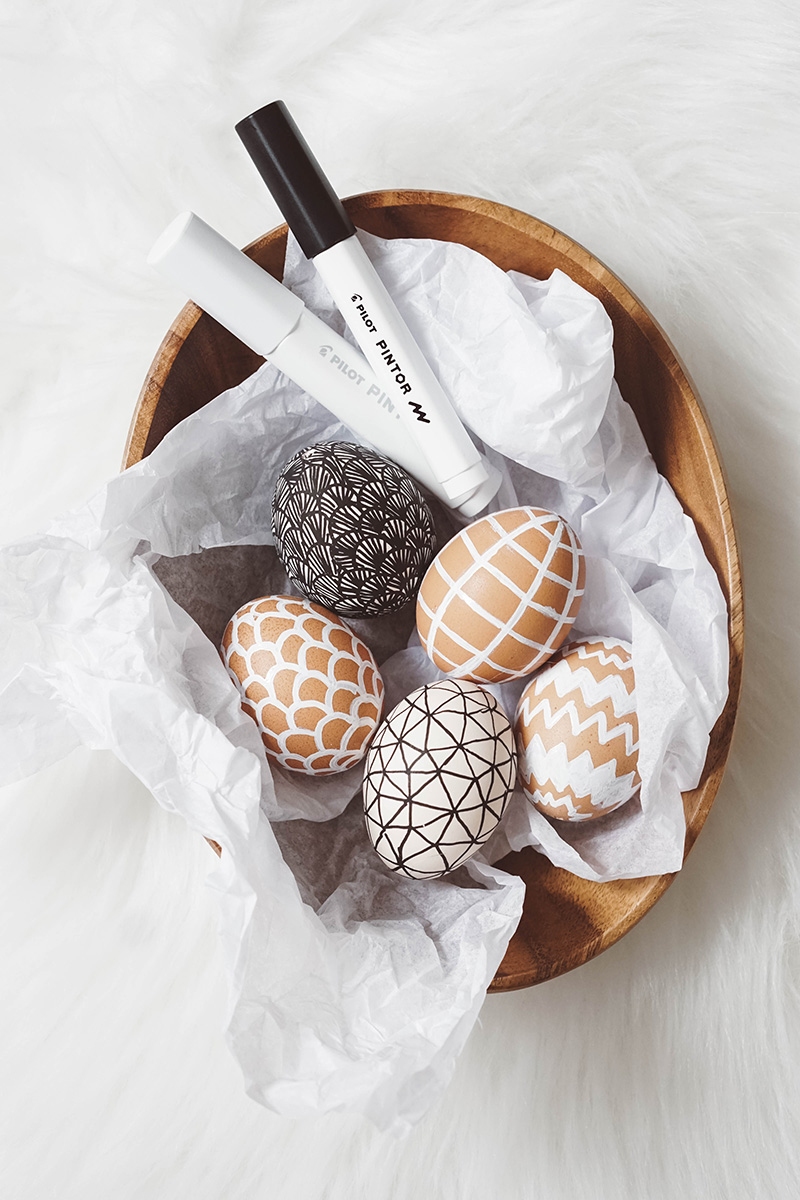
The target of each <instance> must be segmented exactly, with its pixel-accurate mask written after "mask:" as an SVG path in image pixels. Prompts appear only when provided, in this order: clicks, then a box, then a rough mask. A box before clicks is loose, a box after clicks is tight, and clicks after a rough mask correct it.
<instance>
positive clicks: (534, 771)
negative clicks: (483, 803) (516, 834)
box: [515, 638, 641, 821]
mask: <svg viewBox="0 0 800 1200" xmlns="http://www.w3.org/2000/svg"><path fill="white" fill-rule="evenodd" d="M515 732H516V737H517V749H518V751H519V778H520V783H521V784H522V787H523V789H524V791H525V793H526V795H527V796H528V799H529V800H531V802H532V803H533V804H534V805H535V807H536V808H538V809H539V811H540V812H543V813H545V814H546V815H547V816H549V817H556V818H558V819H559V820H561V821H591V820H593V819H594V818H595V817H602V816H603V815H604V814H605V813H610V812H613V811H614V809H615V808H619V807H620V805H621V804H625V802H626V801H627V800H630V799H631V797H632V796H634V795H635V794H636V792H637V790H638V789H639V786H640V783H641V781H640V779H639V771H638V757H639V722H638V720H637V718H636V689H635V686H634V678H633V666H632V664H631V654H630V646H628V645H627V644H626V643H625V642H618V641H616V640H614V639H613V638H592V639H591V640H588V641H584V642H574V643H573V644H572V645H570V646H567V647H566V648H565V649H564V650H563V651H562V652H561V654H560V655H559V656H558V658H557V659H556V661H554V662H552V663H549V664H548V665H547V666H546V667H544V669H543V670H541V671H540V672H539V673H538V675H537V676H536V677H535V678H534V679H532V680H531V682H530V683H529V684H528V686H527V688H526V689H525V691H524V692H523V693H522V696H521V697H520V700H519V704H518V705H517V713H516V720H515Z"/></svg>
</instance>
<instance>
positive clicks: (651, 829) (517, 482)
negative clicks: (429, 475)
mask: <svg viewBox="0 0 800 1200" xmlns="http://www.w3.org/2000/svg"><path fill="white" fill-rule="evenodd" d="M362 236H363V241H364V244H365V246H366V248H367V251H368V253H369V254H370V256H371V257H372V258H373V260H374V262H375V264H376V266H377V268H378V270H379V272H380V273H381V275H382V276H383V278H384V279H385V281H386V283H387V285H388V286H389V289H390V290H391V292H392V293H393V295H394V296H395V298H396V300H397V303H398V306H399V307H400V309H401V311H402V313H403V315H404V316H405V317H406V319H407V321H408V323H409V325H410V326H411V329H412V332H413V333H414V334H415V335H416V337H417V339H418V340H419V342H420V343H421V345H422V348H423V350H424V351H425V353H426V354H427V356H428V358H429V360H430V361H431V363H432V364H433V366H434V368H435V370H436V371H437V373H438V374H439V377H440V379H441V381H442V383H443V385H444V387H445V390H446V391H447V392H448V393H449V394H450V395H452V396H453V397H454V400H455V403H456V406H457V408H458V411H459V412H460V414H461V416H462V418H463V419H464V421H465V422H466V424H467V425H468V426H469V427H470V428H471V429H472V431H473V433H474V434H475V435H476V437H477V438H479V439H480V440H481V442H482V444H483V448H484V449H485V451H486V453H487V454H488V456H489V457H490V458H491V460H492V461H493V462H495V463H496V464H497V465H498V467H500V469H501V470H502V473H503V485H502V487H501V489H500V492H499V494H498V496H497V497H496V499H495V501H494V502H493V504H492V506H491V508H492V510H494V511H497V510H499V509H501V508H508V507H511V506H514V505H516V504H518V503H522V504H533V505H536V506H539V507H543V508H548V509H553V510H556V511H558V512H559V513H561V514H562V515H563V516H565V517H566V518H567V520H568V521H569V522H570V523H571V524H572V525H573V527H574V528H575V530H576V531H577V533H578V535H579V537H580V539H581V541H582V543H583V547H584V550H585V552H586V556H587V581H586V594H585V597H584V600H583V605H582V608H581V611H580V614H579V617H578V621H577V623H576V626H575V630H574V632H575V636H583V635H597V634H605V635H610V636H618V637H621V638H624V639H626V640H628V641H630V642H631V643H632V646H633V664H634V671H635V676H636V687H637V701H638V715H639V727H640V739H641V748H640V755H639V769H640V773H641V776H642V789H641V795H640V798H638V799H636V800H634V801H632V802H630V803H629V804H628V805H626V806H624V807H623V808H622V809H620V810H618V811H617V812H616V813H613V814H610V815H609V816H608V817H605V818H603V820H602V821H600V822H599V823H592V822H589V823H584V824H580V825H577V826H570V825H566V824H561V823H556V822H554V821H549V820H548V819H547V818H545V817H544V816H542V815H541V814H540V813H538V812H537V811H536V810H535V809H534V808H533V807H532V806H531V805H530V804H528V803H527V802H526V801H525V799H524V796H523V795H522V793H521V792H519V791H518V792H517V793H516V794H515V796H514V797H513V799H512V801H511V802H510V804H509V809H508V811H507V814H506V816H505V818H504V820H503V822H502V824H501V826H500V828H499V830H498V832H497V833H496V834H495V835H494V837H493V838H492V840H491V841H490V843H489V844H488V846H487V847H485V848H484V851H483V853H482V854H481V855H480V856H479V857H478V858H476V859H473V861H472V862H471V863H469V864H468V865H467V866H466V867H464V868H462V869H460V870H459V871H458V872H456V873H455V874H454V875H452V876H448V877H447V878H445V879H443V880H440V881H436V882H431V881H410V880H406V879H403V878H401V877H399V876H396V875H393V874H392V873H391V872H390V871H388V870H387V869H386V868H385V867H384V866H383V864H382V863H381V862H380V860H379V859H378V858H377V856H376V855H375V854H374V853H373V852H372V850H371V847H370V845H369V842H368V839H367V836H366V833H365V830H364V825H363V818H362V815H361V810H360V800H359V799H358V792H359V787H360V782H361V771H360V769H354V770H352V771H349V772H346V773H345V774H343V775H340V776H334V777H329V778H319V779H308V778H306V777H305V776H302V775H298V774H294V775H290V774H288V773H283V772H281V771H279V770H278V769H275V768H272V769H271V768H270V766H269V764H268V762H267V759H266V757H265V754H264V750H263V747H262V744H261V740H260V737H259V735H258V732H257V729H256V726H255V725H254V723H253V722H252V721H251V720H250V718H249V717H248V716H246V715H245V714H244V713H243V711H242V709H241V707H240V705H239V698H238V693H237V692H236V689H235V688H234V686H233V684H232V683H231V681H230V679H229V678H228V675H227V673H226V671H225V669H224V667H223V666H222V663H221V661H220V658H219V655H218V652H217V644H218V642H219V639H220V637H221V634H222V631H223V629H224V626H225V624H226V622H227V619H228V617H229V616H230V615H231V614H232V613H233V611H234V610H235V609H236V608H238V607H239V605H241V604H243V603H244V602H246V601H247V600H250V599H252V598H253V597H255V596H257V595H262V594H265V593H268V592H271V591H288V590H292V589H291V588H290V587H289V586H288V584H287V581H286V577H285V575H284V574H283V572H282V570H281V568H280V565H279V564H278V562H277V560H276V557H275V554H274V551H273V549H272V538H271V532H270V501H271V495H272V488H273V485H274V482H275V479H276V476H277V474H278V472H279V470H280V468H281V466H282V465H283V463H284V462H285V461H286V460H287V459H288V458H289V457H290V456H291V455H292V454H293V453H294V452H295V451H296V450H298V449H300V448H301V447H302V446H304V445H308V444H310V443H312V442H316V441H320V440H332V439H344V440H358V438H357V437H356V436H354V433H353V431H351V430H349V429H347V428H346V427H345V426H343V425H341V424H340V423H339V422H337V421H336V420H335V419H334V418H333V417H332V416H331V415H330V414H329V413H328V412H327V411H326V410H325V409H324V408H322V407H321V406H320V405H319V404H318V403H316V402H315V401H314V400H312V399H311V398H310V397H308V396H307V395H305V394H303V393H302V392H300V390H299V389H298V388H297V387H295V386H294V385H293V384H292V383H291V382H290V381H288V380H287V379H286V378H285V377H283V376H282V375H281V374H280V373H279V372H278V371H277V370H276V369H275V368H273V367H272V366H271V365H269V364H265V365H264V366H263V367H261V368H260V369H259V370H258V371H257V372H256V373H255V374H254V375H253V376H252V377H251V378H250V379H248V380H246V381H245V382H244V383H243V384H241V385H240V386H239V387H236V388H233V389H232V390H230V391H228V392H226V393H224V394H223V395H221V396H219V397H218V398H217V399H216V400H214V401H212V402H211V403H210V404H208V405H206V406H205V407H204V408H203V409H201V410H200V411H199V412H197V413H196V414H194V415H193V416H191V417H189V418H187V419H186V420H185V421H183V422H182V423H181V424H180V425H179V426H177V427H176V428H175V429H174V430H172V431H171V432H170V433H169V434H168V435H167V437H165V438H164V440H163V441H162V442H161V444H160V445H159V446H158V447H157V448H156V449H155V450H154V451H153V453H152V454H151V455H150V456H149V457H148V458H147V459H146V460H145V461H143V462H141V463H138V464H137V465H136V466H134V467H132V468H130V469H129V470H128V471H126V472H125V473H124V474H123V475H121V476H119V477H117V478H115V479H113V480H112V481H111V482H110V483H109V484H108V486H107V487H106V488H105V489H104V490H103V491H102V492H100V493H99V494H98V495H96V496H95V497H94V498H93V499H92V500H91V501H90V502H89V503H88V504H86V505H85V506H84V507H83V508H82V509H80V510H79V511H77V512H75V513H73V514H71V515H70V516H68V517H66V518H65V519H64V520H62V521H59V522H56V523H55V524H54V525H52V526H51V528H50V529H49V531H48V532H47V533H46V534H45V535H43V536H41V537H38V538H33V539H30V540H28V541H25V542H21V543H19V544H17V545H14V546H10V547H7V548H5V549H4V550H2V551H0V644H2V646H3V653H2V655H0V782H10V781H11V780H13V779H17V778H21V777H23V776H25V775H28V774H31V773H32V772H34V771H36V770H38V769H40V768H41V767H43V766H45V765H47V764H48V763H52V762H54V761H56V760H58V759H59V758H61V757H63V756H64V755H65V754H66V753H68V751H69V750H70V749H72V748H73V747H74V746H75V745H77V744H78V743H79V742H83V743H84V744H86V745H89V746H96V747H102V748H109V749H112V750H113V751H114V752H115V753H116V754H117V755H118V757H119V758H120V759H121V760H122V761H123V762H124V763H125V764H126V765H127V766H128V767H129V768H130V769H131V770H132V771H133V772H134V773H135V774H136V775H137V776H138V777H139V778H140V779H141V780H142V781H143V782H144V783H145V784H146V785H147V786H148V787H149V788H150V789H151V791H152V793H153V795H154V796H155V798H156V800H157V801H158V802H159V803H160V804H162V805H164V807H165V808H168V809H170V810H172V811H176V812H180V813H182V814H183V816H184V817H185V819H186V821H187V822H188V823H189V825H190V826H191V827H192V829H194V830H196V831H197V832H198V833H199V834H203V835H204V836H205V837H208V838H210V839H213V840H214V841H216V842H218V843H219V845H220V846H221V847H222V855H221V858H220V859H219V861H215V863H214V866H213V870H212V874H211V885H212V887H213V888H214V889H215V891H216V893H217V895H218V898H219V905H220V911H221V937H222V942H223V947H224V952H225V959H226V963H227V969H228V973H229V978H230V992H231V1006H230V1017H229V1031H228V1032H229V1041H230V1044H231V1046H232V1049H233V1052H234V1054H235V1055H236V1057H237V1059H238V1061H239V1063H240V1065H241V1067H242V1070H243V1072H244V1075H245V1079H246V1085H247V1090H248V1092H249V1093H250V1094H251V1095H252V1096H253V1097H255V1098H256V1099H258V1100H259V1101H261V1102H262V1103H264V1104H265V1105H267V1106H268V1107H270V1108H272V1109H274V1110H276V1111H278V1112H281V1113H284V1114H287V1115H293V1116H303V1115H308V1114H310V1113H320V1112H325V1111H331V1110H340V1111H358V1112H363V1113H365V1114H367V1115H368V1116H369V1117H370V1118H371V1119H372V1120H373V1121H374V1122H375V1123H376V1124H378V1125H379V1126H380V1127H382V1128H390V1129H393V1130H395V1131H402V1130H404V1129H406V1128H408V1127H409V1126H410V1125H411V1124H413V1123H414V1122H415V1121H417V1120H418V1119H419V1118H420V1117H421V1116H422V1114H423V1113H424V1112H425V1110H426V1109H427V1108H428V1107H429V1106H430V1104H431V1103H432V1102H433V1100H435V1098H436V1097H437V1095H438V1094H439V1092H440V1091H441V1089H442V1088H443V1087H444V1085H445V1083H446V1081H447V1079H448V1078H449V1076H450V1074H451V1072H452V1069H453V1066H454V1062H455V1058H456V1056H457V1054H458V1052H459V1050H460V1048H461V1046H462V1045H463V1043H464V1041H465V1039H466V1037H467V1035H468V1033H469V1030H470V1028H471V1027H472V1025H473V1023H474V1021H475V1019H476V1016H477V1013H478V1010H479V1008H480V1005H481V1003H482V1001H483V997H484V995H485V992H486V989H487V987H488V985H489V983H490V982H491V980H492V977H493V975H494V973H495V971H496V969H497V967H498V965H499V964H500V962H501V960H502V958H503V955H504V953H505V949H506V947H507V945H508V942H509V940H510V938H511V935H512V933H513V932H514V929H515V928H516V926H517V923H518V921H519V917H520V913H521V909H522V900H523V890H524V887H523V884H522V882H521V880H519V879H518V878H516V877H514V876H510V875H508V874H506V873H505V872H503V871H502V870H499V869H498V868H497V867H495V866H493V865H491V864H492V863H494V862H497V861H498V860H499V859H500V858H501V857H502V856H503V854H504V853H505V852H506V851H507V850H508V849H509V848H513V849H519V848H520V847H522V846H526V845H530V846H534V847H536V849H537V850H539V851H540V852H541V853H543V854H546V855H547V857H548V858H549V859H550V860H551V861H552V862H553V863H555V864H556V865H558V866H560V867H564V868H566V869H567V870H569V871H572V872H574V873H576V874H578V875H581V876H583V877H585V878H587V879H595V880H607V879H616V878H623V877H633V876H639V875H654V874H660V873H662V872H665V871H676V870H678V869H679V868H680V866H681V863H682V858H683V845H684V832H685V830H684V817H683V808H682V802H681V791H682V790H685V789H688V788H692V787H693V786H695V785H696V783H697V782H698V780H699V777H700V774H701V771H702V767H703V763H704V759H705V754H706V749H707V744H708V736H709V732H710V730H711V728H712V726H713V724H714V722H715V720H716V718H717V716H718V715H719V713H720V712H721V710H722V707H723V705H724V702H725V698H726V691H727V673H728V658H727V647H728V643H727V612H726V606H725V602H724V598H723V595H722V592H721V590H720V587H719V583H718V581H717V578H716V575H715V573H714V571H713V569H712V568H711V566H710V565H709V564H708V562H707V561H706V559H705V557H704V554H703V551H702V548H701V545H700V541H699V539H698V537H697V534H696V532H695V529H694V526H693V524H692V522H691V521H690V520H689V519H688V518H687V517H686V516H685V515H684V513H683V511H682V509H681V507H680V505H679V503H678V501H677V500H676V498H675V496H674V494H673V492H672V490H671V488H670V486H669V484H668V483H666V481H665V480H664V479H662V478H661V477H660V476H659V475H658V473H657V471H656V468H655V465H654V464H653V462H652V459H651V458H650V456H649V454H648V452H647V449H646V446H645V443H644V440H643V437H642V434H641V432H640V430H639V428H638V425H637V423H636V420H635V418H634V416H633V413H632V411H631V410H630V408H629V407H628V406H627V405H626V404H625V403H624V401H623V399H622V398H621V397H620V394H619V392H618V390H617V388H616V385H615V384H614V382H613V350H612V329H611V324H610V321H609V319H608V317H607V315H606V314H605V312H604V311H603V309H602V307H601V305H600V304H599V302H598V301H597V300H596V299H594V297H592V296H591V295H589V294H588V293H587V292H585V291H583V290H582V289H581V288H580V287H578V286H577V285H576V284H575V283H573V282H572V281H571V280H570V279H569V278H568V277H567V276H566V275H564V274H562V273H560V272H558V271H556V272H554V274H553V275H552V276H551V278H550V279H549V280H546V281H540V280H535V279H529V278H526V277H524V276H521V275H518V274H516V273H514V272H509V273H504V272H502V271H501V270H499V269H498V268H497V267H495V266H494V265H493V264H492V263H490V262H489V261H488V260H486V259H484V258H483V257H481V256H480V255H478V254H476V253H474V252H473V251H471V250H469V249H466V248H465V247H462V246H458V245H452V244H448V243H439V242H434V241H416V240H414V241H412V240H395V241H381V240H380V239H377V238H373V237H370V236H368V235H362ZM285 282H287V284H288V285H289V286H291V287H292V288H293V289H294V290H295V291H297V292H298V293H299V294H300V295H302V297H303V299H304V300H305V301H306V303H307V304H308V305H309V307H311V308H313V309H314V310H315V311H316V312H318V313H319V315H320V316H322V317H323V319H325V320H327V321H328V322H329V323H330V324H331V325H333V326H335V327H336V328H337V330H338V331H339V332H345V331H344V326H343V324H342V322H341V318H340V317H339V315H338V313H337V312H336V311H335V310H334V308H333V305H332V302H331V300H330V297H329V296H328V295H327V293H326V292H325V290H324V288H323V286H322V284H321V283H320V281H319V279H318V277H317V276H316V274H315V272H314V269H313V267H312V266H311V265H310V264H309V263H307V262H306V261H305V260H304V259H303V258H302V256H301V255H300V254H299V252H298V250H297V248H296V247H295V246H294V245H293V244H292V243H290V246H289V249H288V252H287V263H286V273H285ZM434 507H435V506H434ZM436 517H437V523H438V526H439V532H440V536H442V537H443V538H446V537H447V536H449V535H450V534H452V533H453V532H455V530H456V529H457V528H458V527H459V525H463V524H465V523H466V522H465V521H463V520H462V519H460V518H458V517H457V516H456V515H455V514H453V513H450V512H449V511H447V512H446V511H445V510H444V509H442V508H441V506H439V507H438V508H437V509H436ZM190 614H191V615H190ZM353 624H354V626H355V627H356V628H357V630H358V632H359V633H360V635H361V636H362V637H365V639H366V640H367V641H368V642H369V644H370V645H371V647H372V649H373V651H374V652H375V653H376V656H377V658H378V661H379V662H380V664H381V671H382V673H383V675H384V679H385V682H386V685H387V711H388V708H389V707H391V706H392V705H394V704H395V703H396V702H397V701H398V700H399V699H400V698H401V697H402V696H404V695H405V694H406V693H407V692H409V691H410V690H411V689H412V688H415V687H417V686H419V684H421V683H424V682H428V681H431V680H433V679H437V678H440V677H441V676H440V673H439V672H438V671H437V669H436V668H435V667H434V666H433V664H432V663H431V662H430V661H429V660H428V659H427V657H426V656H425V654H424V652H423V651H422V649H421V648H420V646H419V643H418V641H417V639H416V637H415V635H414V633H413V614H411V615H409V613H407V612H404V613H401V614H399V615H397V616H388V617H383V618H380V619H378V620H376V621H372V622H370V621H360V622H353ZM523 686H524V685H523V683H522V681H520V683H519V684H518V686H514V685H505V686H503V687H501V688H497V689H493V690H495V691H496V694H497V695H498V696H499V698H500V699H501V701H502V702H503V703H504V704H505V705H506V708H507V710H508V712H509V714H510V715H513V706H514V703H515V701H516V698H517V695H518V694H519V692H520V691H521V690H522V687H523ZM120 853H124V848H121V849H120ZM212 858H213V856H212V855H211V852H210V851H209V859H210V860H212Z"/></svg>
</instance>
